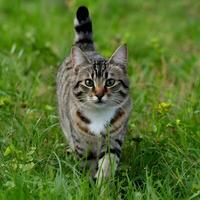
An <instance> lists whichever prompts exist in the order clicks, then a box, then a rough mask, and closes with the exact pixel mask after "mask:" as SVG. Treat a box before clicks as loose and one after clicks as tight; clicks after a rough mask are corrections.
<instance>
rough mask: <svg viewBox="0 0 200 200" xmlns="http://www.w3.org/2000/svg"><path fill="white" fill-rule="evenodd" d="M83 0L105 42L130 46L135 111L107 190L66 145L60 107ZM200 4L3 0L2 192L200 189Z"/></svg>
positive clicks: (168, 194) (177, 194) (196, 192)
mask: <svg viewBox="0 0 200 200" xmlns="http://www.w3.org/2000/svg"><path fill="white" fill-rule="evenodd" d="M80 5H86V6H87V7H88V8H89V10H90V13H91V16H92V19H93V30H94V40H95V45H96V49H97V51H99V52H100V53H101V54H102V55H104V56H106V57H109V56H110V55H111V54H112V52H113V51H114V50H115V49H116V48H117V47H118V45H120V44H122V43H127V44H128V49H129V75H130V81H131V95H132V99H133V112H132V117H131V119H130V123H129V131H128V134H127V137H126V142H125V144H124V147H123V154H122V159H121V163H120V166H119V170H118V172H117V174H116V176H115V177H114V178H112V179H110V180H108V183H105V185H104V190H102V191H101V195H100V191H99V190H98V188H96V187H95V185H94V183H93V182H92V181H91V180H90V178H89V176H88V173H87V171H84V172H83V173H81V172H80V171H79V164H80V163H79V161H78V160H76V157H75V156H74V155H66V152H65V150H66V146H67V144H66V142H65V139H64V137H63V135H62V132H61V130H60V127H59V123H58V116H57V108H56V90H55V77H56V73H57V69H58V66H59V64H60V63H61V62H62V61H63V59H64V58H65V56H67V55H69V52H70V48H71V45H72V44H73V38H74V31H73V18H74V15H75V12H76V9H77V8H78V6H80ZM199 11H200V1H199V0H192V1H191V0H176V1H172V0H168V1H166V0H165V1H164V0H160V1H156V0H150V1H145V0H124V1H122V0H116V1H113V0H107V1H100V0H96V1H89V0H87V1H81V0H80V1H72V0H70V1H64V0H32V1H31V0H9V1H8V0H0V199H6V200H7V199H12V200H13V199H78V200H80V199H84V200H85V199H152V200H155V199H167V200H169V199H180V200H182V199H187V200H188V199H190V200H191V199H199V198H200V156H199V155H200V57H199V55H200V14H199Z"/></svg>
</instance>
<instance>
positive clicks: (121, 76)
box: [71, 45, 129, 108]
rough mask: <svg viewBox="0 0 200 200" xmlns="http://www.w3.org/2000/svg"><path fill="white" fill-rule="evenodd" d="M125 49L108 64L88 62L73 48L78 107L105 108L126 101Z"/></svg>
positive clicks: (124, 46) (117, 53)
mask: <svg viewBox="0 0 200 200" xmlns="http://www.w3.org/2000/svg"><path fill="white" fill-rule="evenodd" d="M127 59H128V53H127V47H126V45H122V46H120V47H119V48H118V49H117V50H116V51H115V52H114V53H113V55H112V56H111V57H110V59H108V60H101V59H98V60H93V61H92V60H90V59H89V58H88V56H87V55H86V54H85V53H84V52H83V51H82V50H81V49H79V48H78V47H73V48H72V51H71V60H72V65H73V70H74V76H73V80H72V85H73V94H74V96H75V97H76V99H77V100H78V101H79V102H80V104H81V105H84V106H89V107H96V108H104V107H111V106H118V105H119V104H121V103H122V102H123V101H124V100H126V99H127V97H128V89H129V81H128V75H127Z"/></svg>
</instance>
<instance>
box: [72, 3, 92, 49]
mask: <svg viewBox="0 0 200 200" xmlns="http://www.w3.org/2000/svg"><path fill="white" fill-rule="evenodd" d="M74 29H75V46H78V47H79V48H81V49H82V50H83V51H93V50H94V49H95V48H94V42H93V37H92V21H91V18H90V15H89V11H88V9H87V8H86V7H85V6H80V7H79V8H78V10H77V12H76V17H75V19H74Z"/></svg>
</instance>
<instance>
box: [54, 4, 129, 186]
mask: <svg viewBox="0 0 200 200" xmlns="http://www.w3.org/2000/svg"><path fill="white" fill-rule="evenodd" d="M75 30H76V38H75V44H74V47H72V50H71V54H70V56H69V57H67V58H66V59H65V60H64V62H63V63H62V65H61V66H60V68H59V71H58V74H57V99H58V110H59V116H60V124H61V127H62V130H63V132H64V135H65V137H66V139H67V141H68V143H69V146H70V148H71V149H72V150H73V151H75V152H76V153H77V155H78V156H79V157H80V158H84V159H85V160H88V162H89V161H91V162H92V163H93V164H94V165H95V166H93V167H92V168H93V169H95V170H94V171H93V172H92V174H93V176H94V177H95V178H97V180H98V183H100V182H101V181H102V179H103V178H104V177H107V176H110V174H111V171H112V167H111V165H114V167H113V169H114V171H115V169H116V167H117V165H118V163H119V159H120V154H121V147H122V144H123V141H124V136H125V134H126V131H127V123H128V118H129V115H130V111H131V99H130V96H129V81H128V75H127V59H128V58H127V47H126V46H125V45H122V46H120V47H119V48H118V49H117V50H116V51H115V52H114V53H113V55H112V56H111V57H110V58H109V59H106V58H104V57H102V56H101V55H100V54H98V53H97V52H96V51H95V49H94V45H93V40H92V23H91V20H90V17H89V12H88V10H87V8H86V7H83V6H82V7H80V8H79V9H78V11H77V14H76V18H75ZM110 159H111V160H110ZM89 163H90V162H89Z"/></svg>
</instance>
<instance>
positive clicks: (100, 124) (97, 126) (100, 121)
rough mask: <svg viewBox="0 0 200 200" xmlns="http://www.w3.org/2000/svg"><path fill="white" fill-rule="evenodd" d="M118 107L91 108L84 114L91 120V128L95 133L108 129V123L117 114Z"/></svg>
mask: <svg viewBox="0 0 200 200" xmlns="http://www.w3.org/2000/svg"><path fill="white" fill-rule="evenodd" d="M115 111H116V108H113V107H112V108H104V109H90V110H86V111H84V115H85V116H86V117H87V118H88V119H89V120H90V122H91V123H90V124H89V129H90V131H91V132H92V133H94V134H95V135H99V134H100V132H103V131H106V125H107V124H108V123H109V122H110V120H111V119H112V118H113V117H114V115H115Z"/></svg>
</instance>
